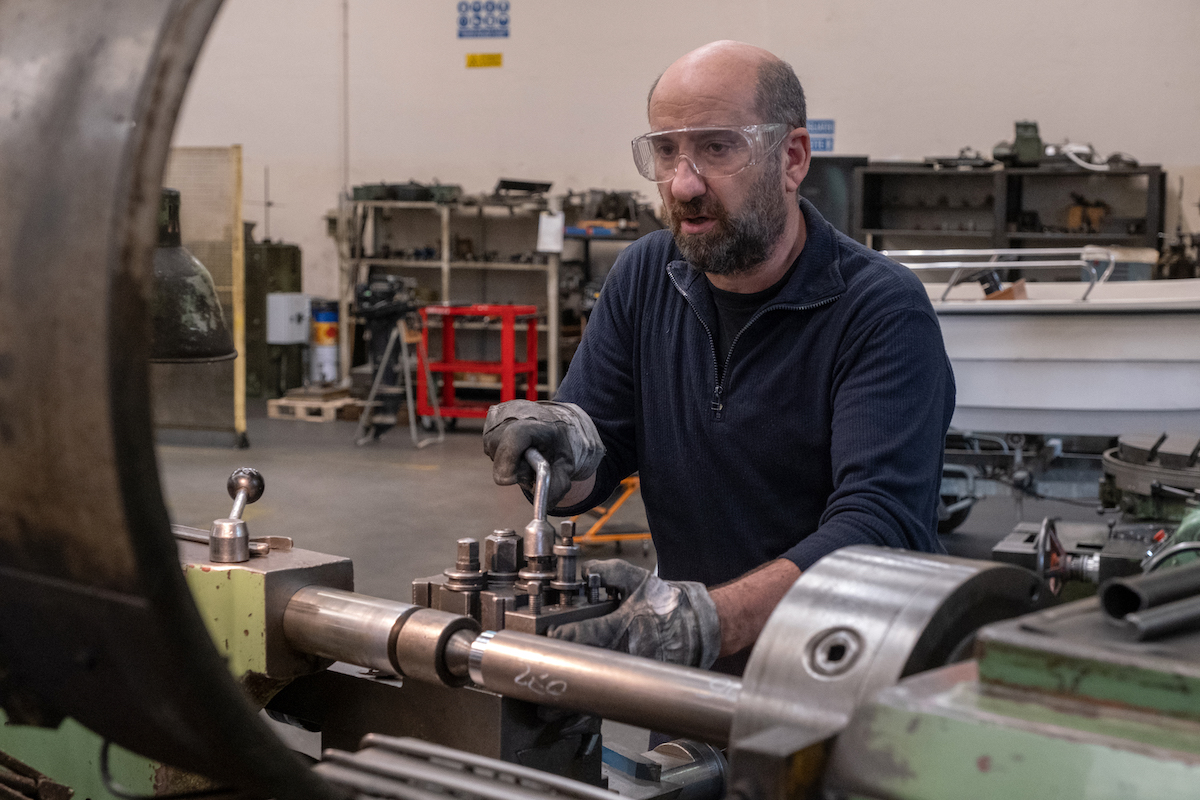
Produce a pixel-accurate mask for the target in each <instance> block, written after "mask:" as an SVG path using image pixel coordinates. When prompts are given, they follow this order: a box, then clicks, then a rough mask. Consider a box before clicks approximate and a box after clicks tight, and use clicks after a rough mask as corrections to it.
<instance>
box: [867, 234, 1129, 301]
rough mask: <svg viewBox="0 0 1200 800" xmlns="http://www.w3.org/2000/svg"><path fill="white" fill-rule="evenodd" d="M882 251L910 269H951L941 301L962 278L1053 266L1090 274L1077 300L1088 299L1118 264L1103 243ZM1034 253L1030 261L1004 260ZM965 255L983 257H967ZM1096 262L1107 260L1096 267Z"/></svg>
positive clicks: (1052, 267)
mask: <svg viewBox="0 0 1200 800" xmlns="http://www.w3.org/2000/svg"><path fill="white" fill-rule="evenodd" d="M882 252H883V255H885V256H887V257H888V258H892V259H895V260H896V261H899V262H900V263H901V264H903V265H904V266H906V267H908V268H909V269H911V270H912V271H913V272H916V273H918V274H919V273H921V272H930V271H933V270H947V269H949V270H953V272H952V273H951V274H950V280H949V281H947V283H946V290H945V291H944V292H942V296H941V297H940V298H938V301H939V302H941V301H944V300H945V299H946V298H947V297H948V296H949V295H950V290H952V289H953V288H954V287H955V286H958V285H959V284H960V283H963V282H964V281H967V280H971V279H973V278H977V277H978V276H979V275H981V274H983V273H985V272H991V271H992V270H995V269H1019V270H1035V271H1036V270H1052V269H1064V268H1068V269H1069V268H1072V267H1077V268H1079V269H1082V270H1086V271H1087V273H1088V275H1089V276H1090V280H1089V281H1088V285H1087V288H1086V289H1084V291H1083V296H1082V297H1081V298H1079V299H1080V300H1087V299H1088V295H1090V294H1091V293H1092V289H1094V288H1096V284H1098V283H1104V282H1105V281H1107V280H1108V279H1109V277H1110V276H1111V275H1112V273H1113V270H1114V269H1115V268H1116V266H1117V253H1116V252H1115V251H1113V250H1110V249H1108V248H1105V247H1096V246H1088V247H1029V248H1024V247H1020V248H998V249H991V250H988V249H980V250H884V251H882ZM1031 256H1032V257H1034V258H1033V260H1029V261H1017V260H1004V259H1016V258H1028V257H1031ZM929 259H933V260H929ZM965 259H986V260H974V261H968V260H965ZM1097 264H1107V266H1105V267H1104V270H1103V271H1102V272H1101V271H1098V270H1097V266H1096V265H1097Z"/></svg>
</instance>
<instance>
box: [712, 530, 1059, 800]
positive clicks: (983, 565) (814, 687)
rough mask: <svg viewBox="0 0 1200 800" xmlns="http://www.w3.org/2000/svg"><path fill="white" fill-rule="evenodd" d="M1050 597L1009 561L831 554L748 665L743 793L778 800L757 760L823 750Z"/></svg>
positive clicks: (779, 612) (736, 736)
mask: <svg viewBox="0 0 1200 800" xmlns="http://www.w3.org/2000/svg"><path fill="white" fill-rule="evenodd" d="M1040 589H1041V581H1039V580H1038V578H1037V577H1036V576H1035V575H1034V574H1033V573H1031V572H1029V571H1028V570H1024V569H1021V568H1020V567H1015V566H1011V565H1007V564H998V563H989V562H985V561H971V560H968V559H962V558H952V557H950V556H935V555H929V554H926V553H914V552H910V551H905V550H891V549H887V548H883V547H869V546H865V545H858V546H854V547H845V548H842V549H841V550H837V551H836V552H834V553H832V554H830V555H828V556H825V557H824V558H822V559H821V560H820V561H818V562H817V563H816V564H814V565H813V566H811V567H809V569H808V570H806V571H805V572H804V574H803V575H801V576H800V578H799V580H797V581H796V583H795V585H794V586H792V588H791V589H790V590H788V593H787V594H786V595H785V596H784V598H783V600H782V601H781V602H780V603H779V605H778V606H777V607H776V609H775V612H774V613H773V614H772V615H771V618H770V619H769V620H768V621H767V625H766V627H765V628H764V629H763V632H762V635H760V636H759V639H758V643H757V644H756V645H755V646H754V651H753V653H752V654H751V656H750V662H749V663H748V664H747V665H746V672H745V674H744V675H743V678H742V691H741V695H740V696H739V697H738V704H737V708H736V709H735V711H734V717H733V720H734V721H733V731H732V735H731V739H730V741H731V745H732V753H733V757H732V760H731V768H732V773H733V776H732V781H733V788H734V790H735V791H739V790H741V791H743V792H744V793H745V794H746V795H747V796H751V797H753V796H767V797H770V796H775V795H773V794H772V793H771V791H772V790H771V788H770V787H769V786H767V785H766V784H765V783H764V782H765V781H769V780H770V777H769V776H770V775H771V774H772V773H771V772H770V770H767V769H765V768H764V767H763V765H762V763H761V762H759V761H756V760H755V753H756V752H762V751H763V748H764V747H765V748H766V750H767V751H771V750H772V749H773V748H778V747H780V746H782V745H781V744H780V743H781V742H789V743H790V744H791V745H796V744H797V743H801V744H802V746H804V747H809V746H815V748H816V749H822V748H823V747H824V745H823V744H822V743H823V742H825V741H826V740H828V739H830V738H831V737H833V736H835V735H836V734H838V733H839V732H841V730H842V729H843V728H844V727H845V726H846V724H847V723H848V722H849V720H850V716H851V715H852V714H853V713H854V711H855V709H856V708H858V706H859V705H861V704H862V703H863V702H865V701H866V700H868V699H870V697H871V696H872V695H874V694H875V692H877V691H879V690H880V689H883V688H886V687H888V686H891V685H893V684H894V683H896V682H897V681H898V680H900V678H902V677H904V676H906V675H911V674H914V673H917V672H922V671H924V670H927V669H932V668H934V667H938V666H942V665H944V664H947V663H950V662H952V661H955V660H959V659H962V658H966V657H968V656H969V655H970V644H971V643H972V641H973V635H974V633H975V631H977V630H978V629H979V628H980V627H982V626H983V625H985V624H987V623H990V622H995V621H998V620H1002V619H1008V618H1011V617H1015V616H1018V615H1020V614H1024V613H1027V612H1029V611H1033V610H1036V609H1037V608H1038V607H1039V605H1040V604H1041V602H1042V599H1043V598H1042V597H1041V594H1042V593H1041V592H1040ZM772 737H774V738H772ZM836 756H837V753H836V750H835V752H834V759H835V762H836ZM809 777H810V778H811V780H813V781H815V780H817V779H818V777H819V770H817V769H815V768H814V770H813V772H812V774H811V775H810V776H809ZM743 782H744V783H743ZM739 787H740V789H739Z"/></svg>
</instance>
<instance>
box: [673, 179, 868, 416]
mask: <svg viewBox="0 0 1200 800" xmlns="http://www.w3.org/2000/svg"><path fill="white" fill-rule="evenodd" d="M800 210H801V212H802V213H803V214H804V224H805V225H807V226H808V240H807V241H806V242H805V243H804V249H803V250H801V251H800V255H799V256H797V257H796V260H797V262H799V263H798V264H797V265H796V269H795V271H793V272H792V276H791V277H790V278H789V279H788V281H787V283H786V284H784V286H783V288H782V289H781V290H780V291H779V294H777V295H776V296H775V299H773V300H771V301H769V302H768V303H766V304H764V305H763V307H762V308H760V309H759V310H758V311H756V312H755V313H754V316H752V317H751V318H750V319H749V321H748V322H747V323H746V325H745V326H744V327H743V328H742V330H741V331H739V332H738V334H737V336H735V337H734V339H733V342H732V343H731V344H730V346H729V354H728V355H727V356H726V358H725V364H724V366H723V367H722V365H721V364H720V363H718V361H717V340H716V335H715V334H714V331H715V330H716V326H717V310H716V304H715V303H714V302H713V298H712V291H711V287H710V286H709V283H708V281H706V280H701V273H700V272H699V271H698V270H696V269H694V268H693V267H692V265H691V264H689V263H688V262H687V261H679V260H677V261H672V262H671V263H670V264H668V265H667V275H668V276H669V277H670V279H671V283H672V284H673V285H674V286H675V289H676V290H677V291H678V292H679V293H680V294H682V295H683V298H684V300H686V301H687V304H688V305H689V306H690V307H691V309H692V311H693V312H694V313H695V314H696V316H697V317H698V318H699V320H700V324H701V325H702V326H703V327H704V330H705V332H706V333H707V334H708V342H709V352H710V353H711V354H712V363H713V393H712V398H711V400H710V402H709V406H710V413H711V414H712V419H713V421H714V422H722V421H724V419H725V413H726V410H725V395H726V391H725V386H726V383H727V381H728V379H729V374H728V373H729V365H730V363H731V362H732V360H733V356H734V352H735V350H736V349H737V343H738V340H739V339H740V338H741V337H742V334H743V333H745V331H746V329H747V328H749V327H750V326H751V325H753V324H754V323H755V321H757V320H758V319H759V318H761V317H762V316H763V314H765V313H767V312H768V311H770V310H772V309H776V308H778V309H782V310H792V311H802V310H809V309H813V308H818V307H820V306H824V305H827V304H829V303H832V302H833V301H834V300H836V299H837V298H838V297H839V296H840V295H841V294H842V293H843V292H844V291H845V290H846V282H845V281H844V280H843V279H842V275H841V270H840V269H839V267H840V257H839V249H838V243H837V237H836V235H835V233H834V228H833V226H832V225H830V224H829V223H828V222H826V221H825V219H824V218H823V217H822V216H821V214H820V213H819V212H818V211H817V209H816V208H814V207H813V205H812V204H811V203H809V202H808V201H807V200H805V199H804V198H800Z"/></svg>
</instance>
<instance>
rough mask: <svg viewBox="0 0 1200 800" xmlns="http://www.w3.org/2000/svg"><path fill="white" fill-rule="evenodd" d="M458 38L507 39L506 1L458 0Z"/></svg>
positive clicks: (507, 7)
mask: <svg viewBox="0 0 1200 800" xmlns="http://www.w3.org/2000/svg"><path fill="white" fill-rule="evenodd" d="M455 10H456V11H457V16H458V38H460V39H498V38H507V37H508V16H509V15H508V11H509V2H508V0H459V2H458V4H457V6H456V9H455Z"/></svg>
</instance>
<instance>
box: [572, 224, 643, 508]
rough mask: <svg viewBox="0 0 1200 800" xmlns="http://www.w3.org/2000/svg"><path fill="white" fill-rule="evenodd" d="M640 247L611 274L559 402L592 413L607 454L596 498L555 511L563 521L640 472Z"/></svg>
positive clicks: (620, 259) (626, 255)
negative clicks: (637, 379)
mask: <svg viewBox="0 0 1200 800" xmlns="http://www.w3.org/2000/svg"><path fill="white" fill-rule="evenodd" d="M637 244H640V243H637ZM637 244H635V245H634V246H631V247H628V248H626V249H625V251H624V252H622V253H621V255H620V256H619V257H618V259H617V262H616V264H614V265H613V268H612V269H611V270H610V271H609V274H608V277H607V279H606V280H605V282H604V288H603V289H602V290H601V292H600V298H599V299H598V300H597V302H596V306H595V308H593V309H592V315H591V317H590V318H589V320H588V324H587V328H586V330H585V332H584V335H583V341H582V342H581V343H580V345H579V349H578V350H577V351H576V353H575V356H574V358H572V359H571V366H570V369H569V370H568V371H567V375H566V377H565V378H564V379H563V382H562V385H561V386H560V387H559V390H558V393H557V394H556V395H555V398H554V399H555V400H559V401H562V402H566V403H575V404H577V405H578V406H579V407H580V408H582V409H583V410H584V411H586V412H587V414H588V416H590V417H591V418H592V421H593V422H594V423H595V424H596V430H597V431H599V433H600V439H601V440H602V441H603V442H604V447H605V450H606V451H607V452H606V455H605V457H604V459H603V460H602V461H601V462H600V466H599V467H598V468H597V470H596V486H595V489H594V490H593V491H592V493H591V495H589V496H588V498H587V499H586V500H584V501H582V502H580V503H576V504H575V505H573V506H570V507H567V508H556V509H554V514H555V515H557V516H569V515H574V514H581V513H583V512H584V511H587V510H588V509H589V508H592V507H594V506H596V505H597V504H599V503H601V502H603V501H604V500H606V499H608V497H609V496H610V495H611V494H612V493H613V491H614V490H615V489H616V488H617V484H619V483H620V482H621V481H622V480H623V479H624V478H626V477H628V476H629V475H632V474H633V473H634V472H636V471H637V443H636V433H635V430H636V424H635V399H634V381H633V375H634V348H635V342H636V341H637V335H638V332H637V330H636V325H635V319H636V317H635V309H634V305H635V303H636V292H634V291H633V278H634V276H635V275H636V273H637V272H638V267H639V263H638V258H637V257H638V255H639V254H640V253H641V252H642V250H643V249H644V248H642V247H638V246H637Z"/></svg>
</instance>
